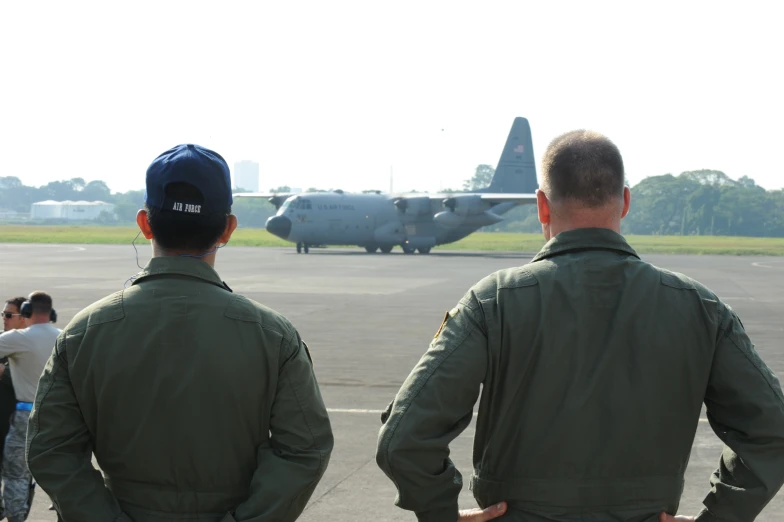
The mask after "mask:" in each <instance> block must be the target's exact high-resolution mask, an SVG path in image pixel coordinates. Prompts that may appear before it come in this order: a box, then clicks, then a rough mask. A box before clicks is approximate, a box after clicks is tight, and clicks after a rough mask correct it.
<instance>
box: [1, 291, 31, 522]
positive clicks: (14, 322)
mask: <svg viewBox="0 0 784 522" xmlns="http://www.w3.org/2000/svg"><path fill="white" fill-rule="evenodd" d="M25 301H27V298H25V297H14V298H11V299H9V300H7V301H6V302H5V306H4V307H3V312H2V314H3V331H4V332H10V331H11V330H21V329H23V328H25V327H27V325H26V324H25V319H24V317H22V314H21V313H20V309H21V308H22V303H24V302H25ZM14 411H16V393H14V383H13V381H12V380H11V370H10V369H9V368H8V357H3V358H2V359H0V476H2V468H3V466H2V460H3V458H2V456H3V450H4V449H5V438H6V436H7V435H8V429H9V428H10V427H11V416H12V415H13V414H14ZM4 511H5V505H4V504H3V498H2V496H1V495H0V516H2V514H3V512H4Z"/></svg>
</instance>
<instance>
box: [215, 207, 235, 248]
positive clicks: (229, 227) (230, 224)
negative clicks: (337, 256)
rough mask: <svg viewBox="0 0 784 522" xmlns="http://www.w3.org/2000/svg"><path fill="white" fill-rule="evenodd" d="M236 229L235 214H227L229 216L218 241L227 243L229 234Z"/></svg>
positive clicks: (229, 237)
mask: <svg viewBox="0 0 784 522" xmlns="http://www.w3.org/2000/svg"><path fill="white" fill-rule="evenodd" d="M236 229H237V216H235V215H234V214H229V216H228V217H227V218H226V230H224V231H223V234H221V237H220V240H219V241H220V242H221V243H223V244H224V245H225V244H227V243H228V242H229V240H230V239H231V235H232V234H233V233H234V231H235V230H236Z"/></svg>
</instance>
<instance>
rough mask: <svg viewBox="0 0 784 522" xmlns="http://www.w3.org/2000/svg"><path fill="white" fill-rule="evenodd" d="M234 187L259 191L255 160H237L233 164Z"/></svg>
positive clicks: (257, 169) (257, 166)
mask: <svg viewBox="0 0 784 522" xmlns="http://www.w3.org/2000/svg"><path fill="white" fill-rule="evenodd" d="M234 188H235V189H237V188H241V189H244V190H249V191H251V192H258V191H259V164H258V163H256V162H255V161H248V160H243V161H238V162H237V163H235V164H234Z"/></svg>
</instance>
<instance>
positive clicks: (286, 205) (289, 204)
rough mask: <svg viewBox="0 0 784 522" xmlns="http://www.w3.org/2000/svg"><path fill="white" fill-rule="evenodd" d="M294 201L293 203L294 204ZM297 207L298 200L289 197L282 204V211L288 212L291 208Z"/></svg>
mask: <svg viewBox="0 0 784 522" xmlns="http://www.w3.org/2000/svg"><path fill="white" fill-rule="evenodd" d="M292 203H293V204H292ZM295 208H297V207H296V200H295V199H294V198H289V199H287V200H286V201H284V202H283V205H281V206H280V211H281V212H286V211H287V210H289V209H295Z"/></svg>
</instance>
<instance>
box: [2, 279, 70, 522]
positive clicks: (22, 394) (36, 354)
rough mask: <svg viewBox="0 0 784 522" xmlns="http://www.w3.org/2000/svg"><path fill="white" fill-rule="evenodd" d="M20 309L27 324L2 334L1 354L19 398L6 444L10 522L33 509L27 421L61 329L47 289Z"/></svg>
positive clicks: (5, 489)
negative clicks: (57, 326) (7, 364)
mask: <svg viewBox="0 0 784 522" xmlns="http://www.w3.org/2000/svg"><path fill="white" fill-rule="evenodd" d="M19 313H20V314H21V316H22V317H23V318H24V319H25V325H26V328H17V329H15V330H11V331H8V332H4V333H3V334H2V335H0V357H8V363H9V368H10V371H11V372H12V373H13V375H14V378H13V386H14V393H15V395H16V400H17V403H16V409H15V411H14V413H13V415H12V416H11V424H10V428H9V429H8V436H7V437H6V439H5V447H4V448H3V501H4V504H5V515H6V517H8V522H22V521H23V520H26V519H27V515H28V514H29V512H30V507H31V504H32V500H33V493H34V488H33V486H32V475H31V474H30V470H29V469H28V467H27V462H26V460H25V438H26V436H27V424H28V419H29V418H30V410H31V409H32V407H33V400H34V399H35V393H36V388H37V387H38V379H39V377H40V376H41V372H42V371H43V369H44V366H45V365H46V361H47V359H49V356H50V355H51V353H52V349H53V348H54V343H55V339H57V336H58V335H59V333H60V330H59V329H58V328H56V327H55V326H54V325H53V324H51V320H52V317H53V310H52V298H51V296H49V295H48V294H46V293H44V292H33V293H32V294H30V296H29V297H28V298H27V301H26V302H24V303H23V304H22V306H21V307H20V310H19Z"/></svg>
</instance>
